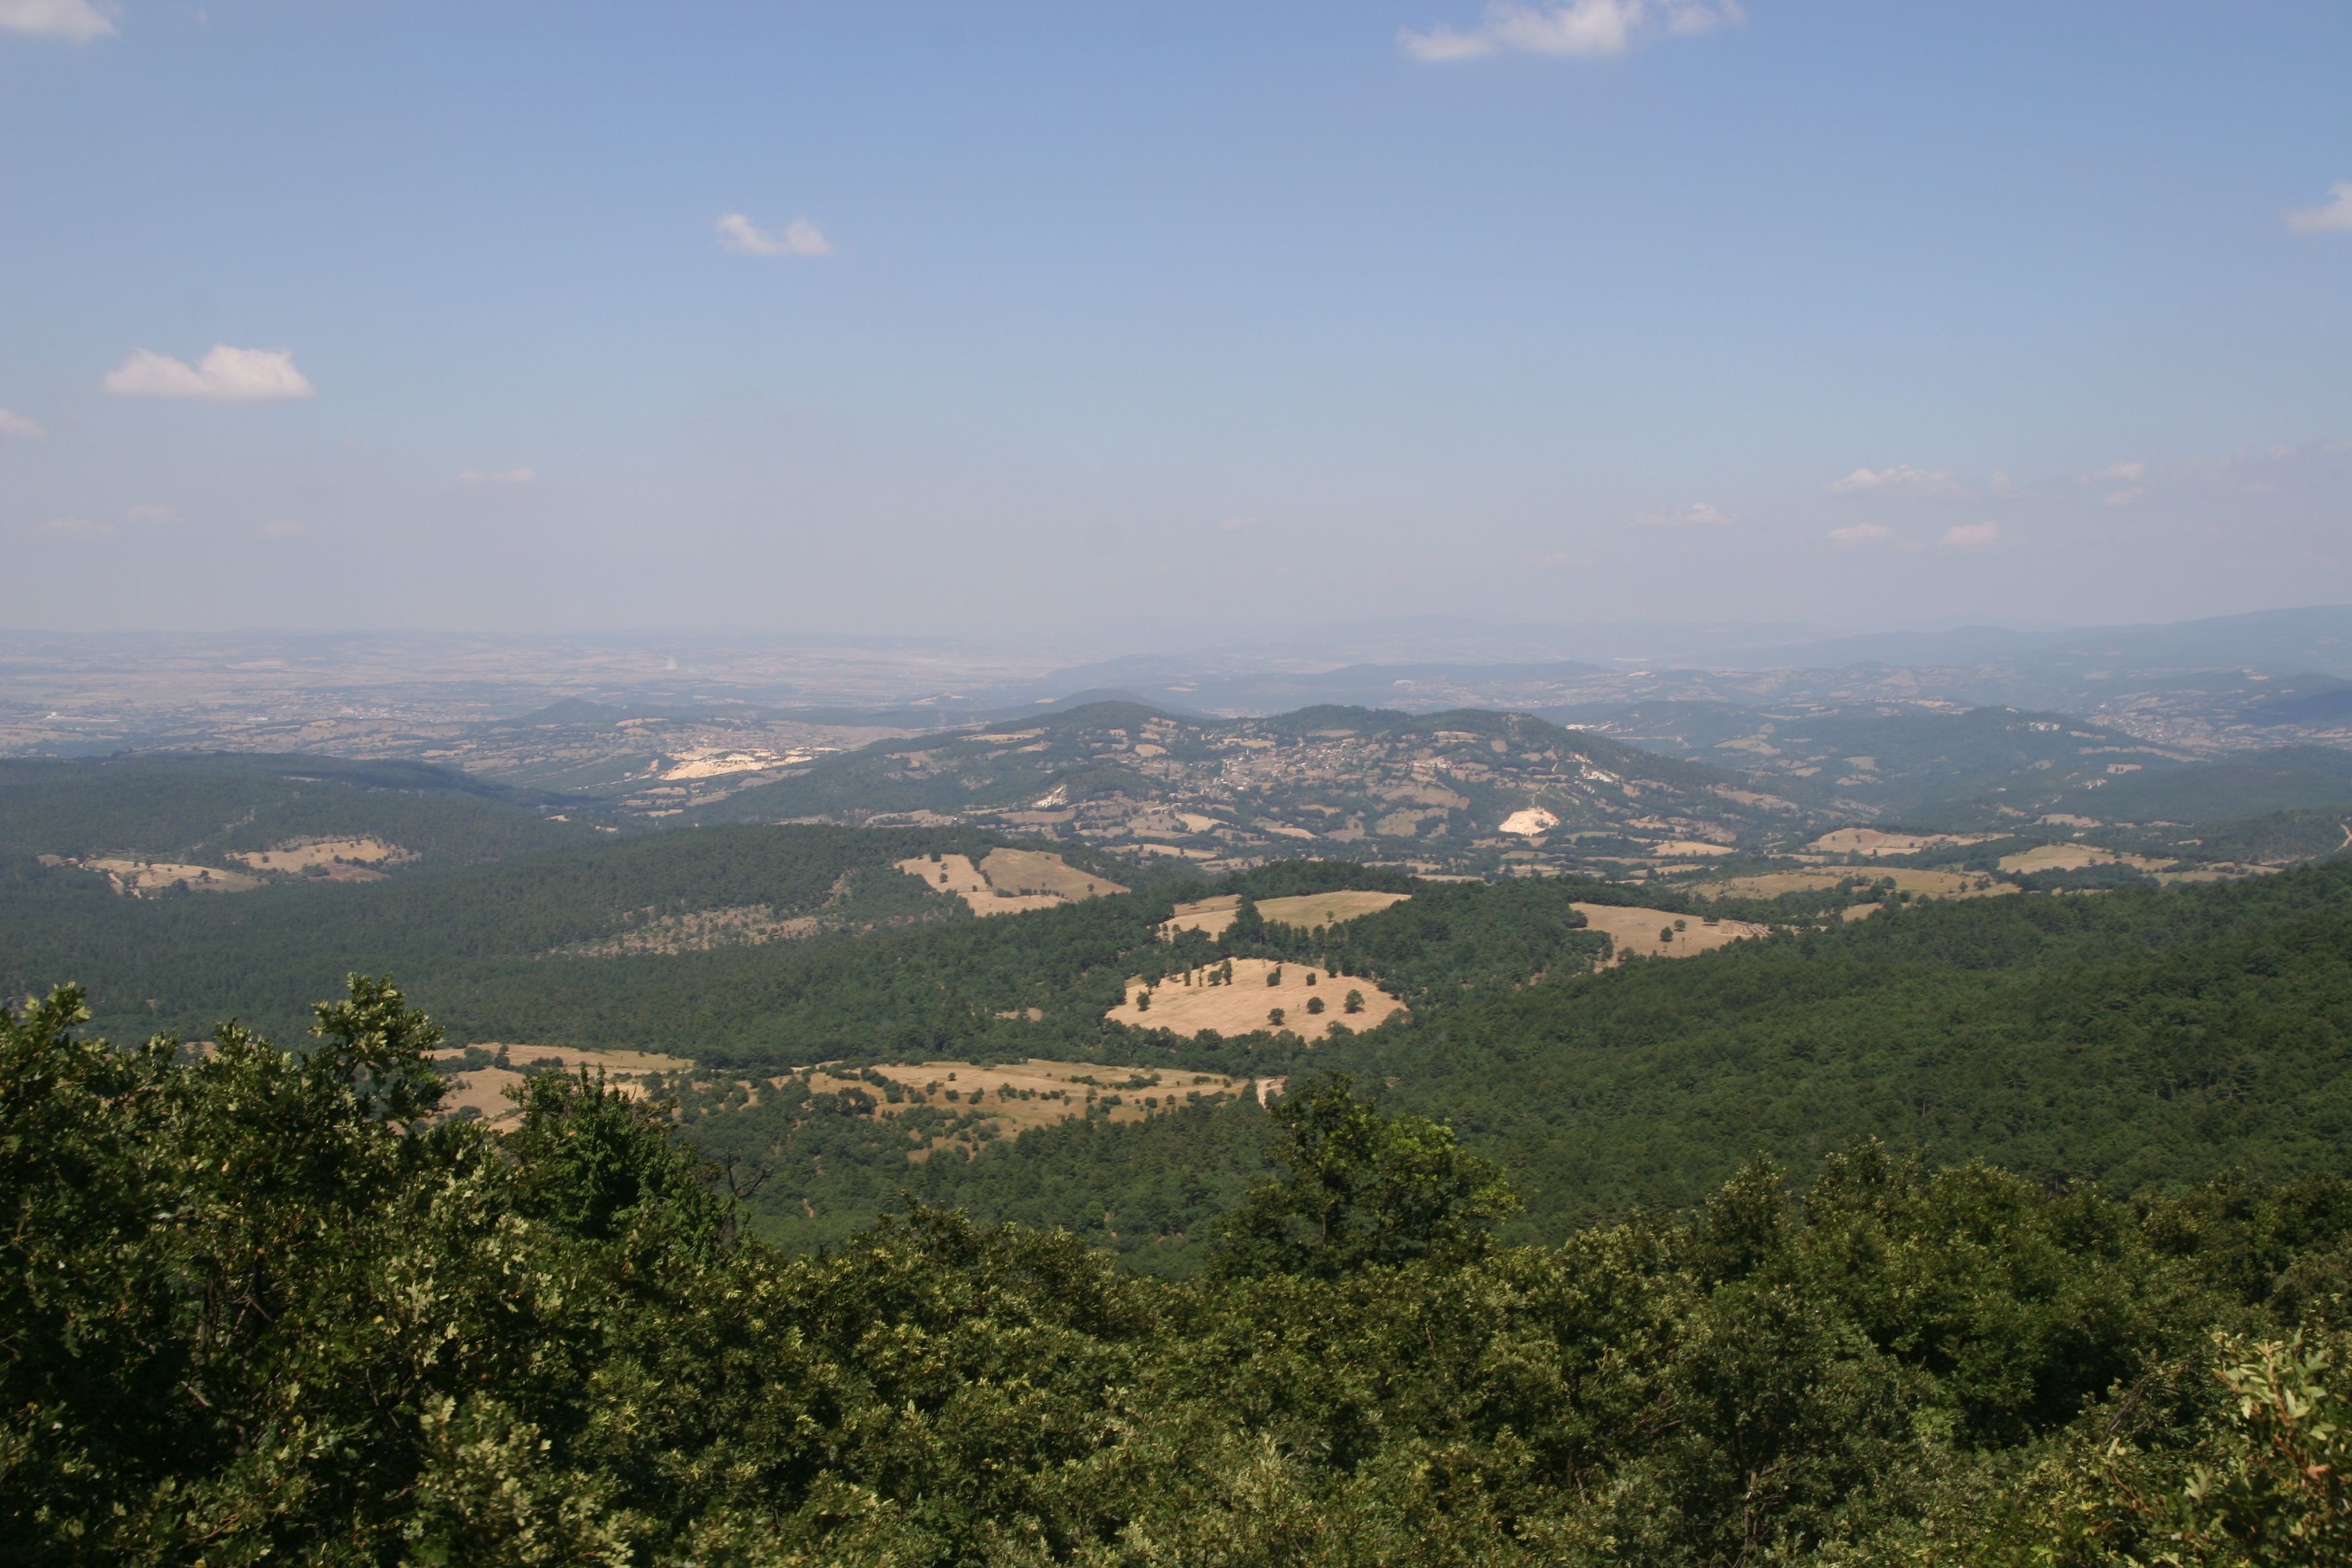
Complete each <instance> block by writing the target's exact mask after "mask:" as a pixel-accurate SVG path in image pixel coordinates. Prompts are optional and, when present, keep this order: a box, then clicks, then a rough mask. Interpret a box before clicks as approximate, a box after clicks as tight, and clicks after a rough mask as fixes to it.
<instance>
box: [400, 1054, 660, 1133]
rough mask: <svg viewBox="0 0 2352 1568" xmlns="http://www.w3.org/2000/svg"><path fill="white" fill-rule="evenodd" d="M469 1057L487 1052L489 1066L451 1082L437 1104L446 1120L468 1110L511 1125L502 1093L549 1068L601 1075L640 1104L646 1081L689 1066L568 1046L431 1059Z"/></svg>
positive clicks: (513, 1114)
mask: <svg viewBox="0 0 2352 1568" xmlns="http://www.w3.org/2000/svg"><path fill="white" fill-rule="evenodd" d="M474 1051H488V1052H489V1053H490V1054H491V1057H492V1060H491V1061H490V1062H489V1063H488V1064H487V1065H485V1066H481V1067H477V1068H469V1069H467V1071H464V1072H460V1073H455V1074H452V1075H451V1076H450V1079H449V1089H448V1092H447V1093H446V1094H444V1095H443V1096H442V1098H441V1113H442V1114H443V1115H445V1116H455V1115H457V1113H458V1112H460V1111H463V1110H472V1111H474V1112H475V1113H476V1114H478V1115H479V1116H480V1117H481V1118H482V1119H483V1120H484V1121H491V1122H502V1121H513V1120H514V1119H515V1118H517V1117H519V1116H520V1114H521V1112H520V1110H517V1109H516V1107H515V1103H514V1101H513V1100H509V1099H508V1098H507V1090H508V1089H511V1088H512V1087H513V1086H515V1085H516V1084H519V1083H520V1082H522V1081H523V1080H524V1079H526V1078H528V1077H529V1076H530V1071H531V1070H541V1071H543V1070H545V1069H547V1068H558V1069H561V1070H562V1071H565V1072H576V1071H578V1070H579V1069H580V1068H587V1069H588V1071H589V1075H590V1076H591V1077H593V1076H595V1075H596V1074H597V1073H598V1072H602V1073H603V1074H604V1081H605V1083H606V1084H607V1085H608V1086H610V1087H611V1088H613V1089H617V1090H619V1091H620V1092H621V1093H623V1094H625V1095H627V1096H629V1097H630V1098H631V1099H633V1100H642V1099H644V1098H645V1096H646V1092H647V1091H646V1079H647V1078H648V1077H649V1076H650V1075H652V1074H655V1073H665V1072H683V1071H685V1070H686V1069H687V1068H690V1067H692V1066H693V1065H694V1064H693V1063H692V1062H689V1061H688V1060H687V1059H686V1058H683V1057H669V1056H662V1055H660V1054H658V1053H656V1052H654V1051H588V1050H580V1049H577V1048H575V1047H570V1046H501V1045H486V1046H474V1047H467V1046H446V1047H443V1048H441V1049H440V1050H437V1051H435V1052H434V1053H433V1055H434V1056H435V1057H436V1058H438V1059H440V1060H442V1061H445V1062H448V1061H457V1060H461V1059H463V1058H465V1057H466V1056H467V1055H468V1054H470V1053H471V1052H474Z"/></svg>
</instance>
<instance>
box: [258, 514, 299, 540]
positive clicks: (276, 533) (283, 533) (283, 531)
mask: <svg viewBox="0 0 2352 1568" xmlns="http://www.w3.org/2000/svg"><path fill="white" fill-rule="evenodd" d="M309 531H310V530H308V529H306V528H304V527H303V526H302V525H301V524H300V523H299V522H289V521H286V520H285V519H283V518H280V519H279V520H278V521H276V522H265V523H263V524H262V525H261V526H260V527H259V528H257V529H255V530H254V531H253V537H254V538H256V539H299V538H301V537H302V536H303V535H304V534H305V533H308V532H309Z"/></svg>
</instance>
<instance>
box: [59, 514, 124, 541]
mask: <svg viewBox="0 0 2352 1568" xmlns="http://www.w3.org/2000/svg"><path fill="white" fill-rule="evenodd" d="M41 531H42V532H43V533H54V534H56V535H58V537H59V538H60V539H103V538H105V537H106V536H107V535H108V534H110V533H112V532H113V531H114V524H112V523H110V522H100V521H94V520H92V519H90V518H87V517H53V518H51V519H49V521H47V522H45V523H43V524H41Z"/></svg>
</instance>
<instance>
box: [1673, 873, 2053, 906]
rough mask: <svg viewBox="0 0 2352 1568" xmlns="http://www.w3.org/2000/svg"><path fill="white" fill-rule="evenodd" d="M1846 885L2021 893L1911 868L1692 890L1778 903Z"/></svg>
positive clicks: (1977, 894)
mask: <svg viewBox="0 0 2352 1568" xmlns="http://www.w3.org/2000/svg"><path fill="white" fill-rule="evenodd" d="M1846 882H1857V883H1859V885H1860V886H1861V887H1863V888H1869V887H1874V886H1881V887H1883V886H1885V884H1886V883H1889V882H1892V883H1894V884H1895V891H1896V892H1898V893H1908V894H1910V895H1911V896H1912V897H1913V898H1915V899H1978V898H1987V897H1990V896H1992V895H1995V894H2000V893H2014V892H2016V891H2017V890H2018V888H2017V884H2016V883H2014V882H2004V881H2002V880H2000V879H1999V878H1997V877H1988V876H1986V875H1985V874H1983V873H1982V872H1980V871H1919V870H1914V869H1913V868H1910V867H1908V866H1889V867H1885V868H1881V867H1877V866H1873V867H1871V868H1869V869H1868V870H1865V871H1860V872H1856V871H1832V870H1822V871H1762V872H1759V873H1758V874H1757V875H1755V876H1753V877H1727V878H1724V879H1721V880H1719V881H1713V882H1694V883H1692V884H1691V885H1690V890H1691V891H1692V892H1694V893H1704V894H1706V896H1707V897H1709V898H1717V899H1777V898H1780V896H1782V895H1783V894H1786V893H1818V892H1822V891H1823V890H1824V889H1830V888H1834V887H1837V886H1838V885H1839V884H1841V883H1846ZM1870 907H1872V908H1875V907H1876V906H1874V905H1873V906H1870Z"/></svg>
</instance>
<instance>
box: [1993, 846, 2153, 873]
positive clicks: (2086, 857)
mask: <svg viewBox="0 0 2352 1568" xmlns="http://www.w3.org/2000/svg"><path fill="white" fill-rule="evenodd" d="M2178 864H2179V862H2178V861H2176V860H2158V859H2153V858H2150V857H2148V856H2146V855H2119V854H2117V853H2116V851H2114V850H2112V849H2102V848H2100V847H2098V846H2097V845H2095V844H2040V845H2036V846H2035V847H2032V848H2031V849H2028V850H2025V851H2023V852H2022V853H2020V854H2016V855H2004V856H2002V857H2001V858H2000V868H2001V869H2002V870H2004V871H2021V872H2027V873H2031V872H2034V871H2080V870H2084V869H2086V868H2089V867H2093V866H2136V867H2137V868H2139V869H2141V870H2143V871H2168V870H2170V869H2171V868H2173V867H2174V866H2176V865H2178Z"/></svg>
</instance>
